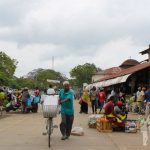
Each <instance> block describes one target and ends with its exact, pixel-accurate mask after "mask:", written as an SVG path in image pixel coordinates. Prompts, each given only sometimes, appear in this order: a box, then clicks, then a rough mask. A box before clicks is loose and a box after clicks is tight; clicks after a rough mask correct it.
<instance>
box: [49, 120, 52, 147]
mask: <svg viewBox="0 0 150 150" xmlns="http://www.w3.org/2000/svg"><path fill="white" fill-rule="evenodd" d="M52 126H53V119H52V118H49V120H48V146H49V148H50V147H51V134H52Z"/></svg>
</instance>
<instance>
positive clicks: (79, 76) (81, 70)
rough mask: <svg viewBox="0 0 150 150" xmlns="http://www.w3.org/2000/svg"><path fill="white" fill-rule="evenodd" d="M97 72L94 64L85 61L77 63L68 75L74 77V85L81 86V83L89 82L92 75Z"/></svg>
mask: <svg viewBox="0 0 150 150" xmlns="http://www.w3.org/2000/svg"><path fill="white" fill-rule="evenodd" d="M96 72H97V68H96V66H95V64H90V63H86V64H84V65H78V66H76V67H75V68H73V69H72V70H71V71H70V75H71V77H72V78H74V82H75V85H76V86H78V87H82V86H83V83H88V84H89V83H91V79H92V75H93V74H94V73H96Z"/></svg>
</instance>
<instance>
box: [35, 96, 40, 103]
mask: <svg viewBox="0 0 150 150" xmlns="http://www.w3.org/2000/svg"><path fill="white" fill-rule="evenodd" d="M39 102H40V97H39V96H35V97H34V104H37V103H39Z"/></svg>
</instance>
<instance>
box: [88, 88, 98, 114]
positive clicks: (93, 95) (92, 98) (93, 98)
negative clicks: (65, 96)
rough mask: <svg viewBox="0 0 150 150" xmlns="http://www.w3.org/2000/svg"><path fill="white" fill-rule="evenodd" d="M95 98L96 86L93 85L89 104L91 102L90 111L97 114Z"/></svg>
mask: <svg viewBox="0 0 150 150" xmlns="http://www.w3.org/2000/svg"><path fill="white" fill-rule="evenodd" d="M96 98H97V91H96V87H95V86H93V88H92V90H91V92H90V100H91V104H92V112H93V114H95V113H96V114H97V103H96Z"/></svg>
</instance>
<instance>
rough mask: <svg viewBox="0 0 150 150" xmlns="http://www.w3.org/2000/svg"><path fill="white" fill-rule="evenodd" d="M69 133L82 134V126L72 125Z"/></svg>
mask: <svg viewBox="0 0 150 150" xmlns="http://www.w3.org/2000/svg"><path fill="white" fill-rule="evenodd" d="M71 135H74V136H84V131H83V128H82V127H74V128H73V129H72V131H71Z"/></svg>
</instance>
